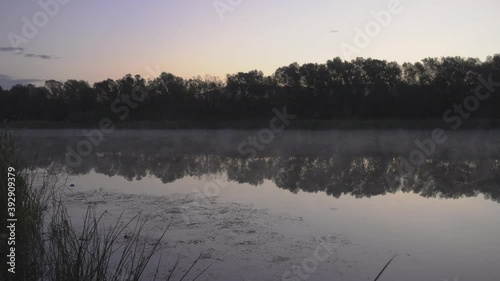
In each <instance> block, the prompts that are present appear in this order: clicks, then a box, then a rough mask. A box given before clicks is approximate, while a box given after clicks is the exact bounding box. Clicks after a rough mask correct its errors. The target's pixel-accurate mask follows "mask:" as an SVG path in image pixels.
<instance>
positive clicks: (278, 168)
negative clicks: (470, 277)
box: [21, 133, 500, 202]
mask: <svg viewBox="0 0 500 281" xmlns="http://www.w3.org/2000/svg"><path fill="white" fill-rule="evenodd" d="M207 134H208V135H207ZM207 134H206V135H204V136H199V135H196V136H195V137H194V136H187V137H186V136H182V135H181V136H179V135H175V136H167V137H165V136H162V137H109V138H107V139H106V140H105V141H104V142H103V143H102V144H101V145H99V146H97V147H95V148H94V151H93V153H92V154H91V155H90V156H88V157H86V158H84V160H83V162H82V163H81V165H79V166H77V167H76V168H69V167H67V166H65V165H58V163H59V164H64V163H65V161H66V149H65V147H66V146H67V145H71V146H72V147H75V146H76V143H77V142H78V141H79V140H81V139H82V138H80V137H65V138H63V137H38V136H37V137H27V136H25V137H22V138H21V143H22V145H23V147H24V149H23V150H24V151H25V153H26V156H27V157H28V158H33V157H34V155H37V160H36V164H37V166H38V167H40V168H48V167H52V168H56V169H63V170H65V171H67V172H68V173H70V174H86V173H89V172H90V171H91V170H92V169H95V171H96V172H97V173H101V174H105V175H108V176H117V175H118V176H122V177H124V178H126V179H127V180H129V181H131V180H134V179H135V180H141V178H143V177H146V176H154V177H157V178H159V179H161V180H162V181H163V182H164V183H169V182H173V181H175V180H178V179H181V178H184V177H187V176H194V177H200V176H205V175H214V174H219V175H220V174H225V175H227V177H228V179H229V180H230V181H235V182H238V183H249V184H252V185H260V184H262V183H263V182H264V180H271V181H273V182H274V183H275V184H276V186H278V187H279V188H283V189H287V190H290V191H291V192H297V191H299V190H302V191H305V192H325V193H326V194H328V195H332V196H335V197H340V196H341V195H343V194H351V195H353V196H356V197H370V196H375V195H383V194H386V193H395V192H397V191H399V190H401V191H403V192H414V193H417V194H420V195H421V196H424V197H440V198H459V197H463V196H466V197H470V196H477V195H478V194H484V196H485V197H486V198H489V199H491V200H494V201H496V202H500V190H499V189H498V188H497V185H498V183H499V181H500V161H499V160H500V156H499V153H497V152H498V151H496V150H495V151H491V149H490V150H489V151H487V152H485V151H481V148H483V147H484V142H487V141H485V140H484V139H479V141H477V140H476V142H472V143H471V142H470V141H463V138H456V139H458V140H460V141H455V142H453V141H450V143H448V144H447V146H445V147H441V148H439V149H438V150H437V151H436V153H435V155H432V157H431V158H429V159H427V160H426V162H425V163H424V164H422V165H420V166H419V167H416V169H415V171H414V172H413V173H409V174H406V175H405V176H404V177H403V178H402V181H401V182H402V184H401V185H400V186H390V185H389V184H388V183H387V182H386V174H387V173H397V169H398V165H400V162H401V160H400V156H401V155H405V153H407V152H408V151H410V150H411V149H414V147H412V146H411V139H412V137H411V136H407V135H406V136H405V138H404V139H403V140H401V141H399V143H401V142H406V144H405V145H403V146H401V147H397V146H392V149H386V148H387V147H388V146H389V147H391V145H390V144H389V145H388V144H387V143H386V142H380V139H381V138H378V140H377V141H376V142H375V144H374V145H371V146H370V145H363V144H360V143H356V137H355V136H354V137H353V136H349V140H348V141H346V140H345V139H346V138H345V137H344V138H338V137H336V138H332V137H331V136H329V137H326V138H325V137H324V136H322V137H317V136H314V134H313V135H312V136H311V134H307V135H306V137H297V135H296V134H295V135H293V139H294V141H290V140H289V139H288V140H287V141H286V142H282V141H280V140H277V141H275V143H274V146H271V147H270V148H269V149H267V150H265V151H262V152H261V153H260V154H258V155H257V157H255V158H246V157H244V156H241V155H239V154H238V153H237V152H236V149H235V148H236V147H237V143H238V141H239V140H241V139H242V137H239V136H234V135H231V136H232V138H228V139H223V138H221V136H220V135H217V136H210V133H207ZM241 134H242V136H244V135H245V134H244V133H241ZM318 134H319V133H318ZM235 135H236V134H235ZM285 137H287V136H285ZM394 137H395V136H392V137H391V136H390V133H389V136H386V138H385V139H392V140H393V139H394ZM208 138H210V141H208ZM288 138H290V136H288ZM362 139H364V140H368V142H370V137H369V136H366V135H363V138H362ZM311 140H314V141H312V142H311ZM408 140H410V141H408ZM393 141H394V140H393ZM284 143H286V145H285V144H284ZM372 144H373V143H372ZM42 145H43V146H42ZM486 146H488V145H486ZM406 155H407V154H406Z"/></svg>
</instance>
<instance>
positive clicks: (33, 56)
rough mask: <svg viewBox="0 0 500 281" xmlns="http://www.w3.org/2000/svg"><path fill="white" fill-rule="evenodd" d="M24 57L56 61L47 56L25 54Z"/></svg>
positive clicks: (52, 57)
mask: <svg viewBox="0 0 500 281" xmlns="http://www.w3.org/2000/svg"><path fill="white" fill-rule="evenodd" d="M24 56H25V57H27V58H40V59H44V60H52V59H56V57H54V56H49V55H36V54H25V55H24Z"/></svg>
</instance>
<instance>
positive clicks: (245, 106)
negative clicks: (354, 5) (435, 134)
mask: <svg viewBox="0 0 500 281" xmlns="http://www.w3.org/2000/svg"><path fill="white" fill-rule="evenodd" d="M485 81H493V83H492V84H493V85H496V84H498V83H496V81H500V54H496V55H494V56H490V57H488V58H487V59H486V60H485V61H481V60H479V59H475V58H462V57H443V58H427V59H423V60H422V61H421V62H417V63H404V64H402V65H400V64H398V63H396V62H387V61H385V60H377V59H371V58H368V59H364V58H357V59H355V60H352V61H343V60H341V59H340V58H335V59H333V60H328V61H327V62H326V63H324V64H317V63H307V64H303V65H299V64H297V63H293V64H290V65H288V66H284V67H280V68H278V69H277V70H276V71H275V73H274V74H272V75H271V76H265V75H264V74H263V73H262V72H261V71H257V70H254V71H250V72H239V73H236V74H228V75H227V77H226V79H225V81H223V80H221V79H220V78H218V77H213V76H205V77H199V76H198V77H193V78H191V79H184V78H181V77H178V76H175V75H174V74H171V73H166V72H163V73H161V75H160V76H159V77H157V78H155V79H150V80H146V79H144V78H143V77H141V76H140V75H130V74H127V75H125V76H124V77H123V78H121V79H118V80H113V79H107V80H103V81H100V82H96V83H94V84H93V85H92V86H91V85H90V84H89V83H88V82H86V81H81V80H67V81H66V82H59V81H55V80H48V81H45V85H44V87H36V86H34V85H31V84H29V85H16V86H13V87H12V88H11V89H8V90H7V89H1V88H0V120H21V121H26V120H46V121H64V122H72V123H76V122H97V121H98V120H100V119H102V118H104V117H106V118H110V119H113V120H120V119H121V120H125V119H126V120H128V121H140V120H254V119H264V118H268V116H270V115H271V114H272V109H273V108H283V107H284V106H286V107H287V111H288V112H289V113H293V114H295V115H297V118H299V119H304V120H311V119H314V120H334V119H338V120H348V119H351V120H378V119H384V120H386V119H399V120H410V119H413V120H416V119H442V118H443V114H444V113H445V112H446V111H447V110H449V109H453V106H454V104H459V105H462V104H464V99H466V98H467V97H468V96H471V95H474V94H475V92H476V89H478V87H479V86H480V85H482V90H481V91H482V92H481V95H483V96H485V98H484V99H482V100H479V101H480V106H478V110H475V112H474V114H473V115H472V116H471V118H477V119H497V118H500V110H498V108H499V107H500V96H499V95H496V94H495V93H494V88H493V87H492V85H491V83H490V85H489V86H488V85H486V84H488V83H486V82H485ZM495 83H496V84H495ZM492 92H493V94H491V93H492ZM487 94H488V96H486V95H487ZM490 94H491V95H490ZM469 102H470V100H469ZM470 106H472V105H470Z"/></svg>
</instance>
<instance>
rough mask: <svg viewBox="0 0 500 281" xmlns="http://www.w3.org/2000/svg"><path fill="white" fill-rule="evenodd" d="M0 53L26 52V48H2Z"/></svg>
mask: <svg viewBox="0 0 500 281" xmlns="http://www.w3.org/2000/svg"><path fill="white" fill-rule="evenodd" d="M0 52H21V53H22V52H24V48H13V47H0Z"/></svg>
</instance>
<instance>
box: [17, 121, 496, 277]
mask: <svg viewBox="0 0 500 281" xmlns="http://www.w3.org/2000/svg"><path fill="white" fill-rule="evenodd" d="M19 133H20V135H21V137H20V141H21V143H22V145H23V147H24V149H23V150H24V153H25V154H26V157H28V158H33V157H34V155H35V154H36V155H37V160H36V165H37V167H38V168H41V169H47V168H50V169H52V170H59V171H64V172H66V173H68V174H69V175H70V178H69V182H68V185H69V184H74V185H75V186H74V187H72V188H68V191H67V192H66V193H67V196H68V202H69V204H70V208H71V210H72V214H73V216H74V217H78V216H79V215H81V213H82V212H83V210H84V208H85V206H86V204H88V202H89V201H92V202H94V203H96V205H97V206H99V208H100V209H101V210H105V209H106V210H108V211H109V212H110V213H111V214H115V213H117V212H118V210H120V209H123V208H125V209H127V210H128V211H130V212H134V211H143V212H145V213H147V214H148V215H149V216H150V217H151V218H152V219H153V221H154V223H155V224H154V225H153V226H152V227H151V228H150V229H148V231H150V233H152V234H155V233H156V234H157V233H159V232H161V229H162V227H165V225H166V224H168V223H169V222H170V221H174V222H175V223H174V225H173V229H172V231H171V232H170V236H169V237H168V238H167V239H169V242H170V244H169V245H170V247H169V248H168V251H169V253H170V254H171V256H170V257H171V258H174V259H173V261H175V256H176V255H185V256H187V257H188V258H190V257H196V256H197V255H198V254H199V253H204V259H203V262H204V263H206V264H212V267H211V269H210V271H209V272H207V273H206V275H204V276H203V278H205V280H211V279H221V280H281V279H282V278H283V276H284V275H285V276H287V277H290V278H293V277H296V278H299V279H289V280H304V279H307V280H325V279H328V280H373V279H374V277H375V276H376V275H377V273H378V271H380V269H381V268H382V267H383V266H384V265H385V263H386V262H387V261H388V260H389V259H390V258H391V257H392V256H393V255H396V254H397V257H396V258H395V259H394V261H393V262H392V263H391V265H390V266H389V268H388V269H387V270H386V271H385V272H384V275H383V277H382V278H381V279H379V280H445V279H448V280H453V279H454V278H458V280H498V276H499V273H500V269H499V267H498V261H499V260H500V243H499V238H498V237H499V235H500V216H499V215H500V204H499V203H500V189H499V186H498V184H499V181H500V133H499V132H496V131H488V132H480V131H465V132H448V133H447V135H448V139H447V141H446V142H445V143H443V144H437V145H436V147H435V149H434V151H433V152H432V153H431V154H430V155H428V156H426V159H425V161H424V162H423V163H421V164H420V165H415V166H413V169H412V170H411V171H409V172H405V173H401V172H400V171H401V170H404V168H403V169H402V168H401V167H402V166H404V164H403V161H404V160H402V159H406V160H409V156H410V154H411V153H412V152H413V151H415V150H416V149H417V146H416V145H415V140H424V139H426V138H429V137H430V136H431V133H430V132H428V131H411V132H407V131H315V132H310V131H288V132H284V133H282V134H279V135H276V137H275V139H274V140H273V141H272V142H271V143H269V144H266V145H265V148H264V149H263V150H262V151H258V152H257V155H256V156H255V157H251V158H250V157H248V155H242V154H240V153H239V152H238V145H239V144H240V143H241V142H243V141H246V140H247V138H248V137H249V136H254V135H257V132H254V131H228V130H213V131H201V130H188V131H153V130H151V131H146V130H144V131H133V130H124V131H116V132H114V133H113V134H111V135H106V136H105V137H104V139H103V140H102V141H100V142H99V143H98V144H96V145H93V146H92V151H91V152H90V153H88V154H89V155H87V156H82V157H81V162H80V163H78V165H74V163H73V164H71V165H68V163H69V162H68V158H67V156H68V155H69V153H68V151H69V150H68V148H67V147H68V146H69V147H71V148H73V149H75V150H76V149H77V147H78V145H79V143H81V142H82V141H85V140H88V139H87V138H86V137H84V136H83V135H82V133H81V130H24V131H21V132H19ZM388 175H390V177H389V178H391V179H393V178H395V177H397V178H399V181H397V182H392V183H391V182H390V181H389V182H388V181H387V176H388ZM115 211H116V212H115ZM114 218H115V217H113V215H110V216H109V217H108V220H109V221H113V219H114ZM322 243H328V244H329V245H331V246H332V249H334V250H333V251H332V254H331V255H330V257H329V258H328V259H327V260H326V261H320V262H318V264H316V265H315V266H314V267H313V270H310V272H306V271H304V270H303V269H302V271H301V274H297V273H293V270H292V268H294V265H296V264H299V265H300V264H303V262H304V260H306V259H308V258H311V257H313V256H314V250H315V249H316V248H317V247H318V245H322ZM168 262H172V261H169V260H168V259H167V260H166V263H168ZM287 271H289V272H292V273H291V274H285V272H287ZM300 276H302V277H300Z"/></svg>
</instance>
